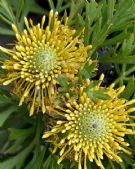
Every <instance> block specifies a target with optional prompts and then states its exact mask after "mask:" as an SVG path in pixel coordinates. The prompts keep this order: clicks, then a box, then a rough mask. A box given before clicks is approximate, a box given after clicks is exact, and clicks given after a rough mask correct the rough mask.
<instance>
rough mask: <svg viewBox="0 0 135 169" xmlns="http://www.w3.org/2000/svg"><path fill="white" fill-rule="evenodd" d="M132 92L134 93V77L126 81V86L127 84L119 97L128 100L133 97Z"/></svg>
mask: <svg viewBox="0 0 135 169" xmlns="http://www.w3.org/2000/svg"><path fill="white" fill-rule="evenodd" d="M134 91H135V83H134V77H131V78H130V79H129V80H128V84H127V86H126V88H125V90H124V92H122V93H121V95H120V96H121V97H124V98H126V99H130V98H131V96H132V95H133V93H134Z"/></svg>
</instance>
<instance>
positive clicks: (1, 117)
mask: <svg viewBox="0 0 135 169" xmlns="http://www.w3.org/2000/svg"><path fill="white" fill-rule="evenodd" d="M17 108H18V107H16V106H9V107H8V108H5V109H3V110H2V109H1V112H0V127H1V126H2V125H3V124H4V122H5V121H6V120H7V119H8V117H9V116H10V115H11V114H12V113H13V112H15V111H16V110H17Z"/></svg>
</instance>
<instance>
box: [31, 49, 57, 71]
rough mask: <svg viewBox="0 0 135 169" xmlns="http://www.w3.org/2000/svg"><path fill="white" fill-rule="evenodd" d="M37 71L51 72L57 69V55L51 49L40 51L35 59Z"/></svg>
mask: <svg viewBox="0 0 135 169" xmlns="http://www.w3.org/2000/svg"><path fill="white" fill-rule="evenodd" d="M33 63H34V66H35V69H36V70H37V71H39V72H49V71H50V70H52V69H53V68H54V67H55V64H56V53H55V51H54V50H52V49H51V48H47V47H46V48H43V49H39V50H38V51H37V52H36V54H35V55H34V57H33Z"/></svg>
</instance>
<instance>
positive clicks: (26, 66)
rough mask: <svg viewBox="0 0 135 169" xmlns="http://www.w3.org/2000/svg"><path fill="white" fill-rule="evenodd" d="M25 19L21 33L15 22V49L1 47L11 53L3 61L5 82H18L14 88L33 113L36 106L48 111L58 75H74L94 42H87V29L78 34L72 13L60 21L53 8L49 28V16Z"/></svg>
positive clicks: (3, 80)
mask: <svg viewBox="0 0 135 169" xmlns="http://www.w3.org/2000/svg"><path fill="white" fill-rule="evenodd" d="M24 21H25V25H26V29H24V31H23V32H21V33H20V32H19V30H18V29H17V27H16V26H15V25H12V28H13V30H14V31H15V32H16V38H17V41H16V43H15V47H14V48H13V49H12V50H9V49H5V48H3V47H0V50H1V51H3V52H5V53H7V54H8V55H9V59H6V60H5V61H3V66H2V68H3V69H5V70H7V74H6V76H4V77H2V80H1V82H2V83H3V85H8V84H10V83H11V82H14V89H13V92H14V93H15V94H17V95H19V97H21V99H20V105H21V104H22V103H23V102H24V101H25V102H27V103H28V104H29V105H30V115H32V114H33V113H34V111H35V109H36V110H37V111H38V110H39V109H40V108H41V109H42V112H45V107H46V105H49V104H51V101H52V100H53V96H54V94H55V93H56V92H57V87H56V86H57V85H56V84H57V83H58V80H57V78H58V76H59V75H61V74H62V75H65V76H68V77H69V78H70V79H72V78H74V75H75V74H76V73H77V72H78V70H79V69H80V67H81V66H82V65H83V64H84V63H85V61H86V59H87V56H88V55H87V51H88V49H90V48H91V46H90V45H89V46H86V47H85V46H84V44H83V40H82V35H83V32H81V33H80V34H79V35H75V32H76V31H75V30H74V29H72V28H70V27H69V26H68V25H67V23H68V17H66V18H65V21H63V20H61V21H59V20H58V13H57V12H55V13H53V11H52V10H51V11H50V13H49V21H48V25H47V26H46V27H45V28H44V24H45V16H43V18H42V21H41V24H40V23H39V24H37V25H33V21H32V20H30V21H28V20H27V18H25V19H24Z"/></svg>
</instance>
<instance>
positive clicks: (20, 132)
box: [8, 128, 34, 140]
mask: <svg viewBox="0 0 135 169" xmlns="http://www.w3.org/2000/svg"><path fill="white" fill-rule="evenodd" d="M8 130H9V132H10V135H9V139H10V140H16V139H17V138H22V139H25V138H26V137H28V136H30V135H31V134H32V133H33V131H34V128H26V129H15V128H9V129H8Z"/></svg>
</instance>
